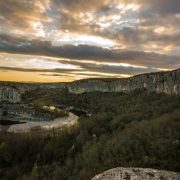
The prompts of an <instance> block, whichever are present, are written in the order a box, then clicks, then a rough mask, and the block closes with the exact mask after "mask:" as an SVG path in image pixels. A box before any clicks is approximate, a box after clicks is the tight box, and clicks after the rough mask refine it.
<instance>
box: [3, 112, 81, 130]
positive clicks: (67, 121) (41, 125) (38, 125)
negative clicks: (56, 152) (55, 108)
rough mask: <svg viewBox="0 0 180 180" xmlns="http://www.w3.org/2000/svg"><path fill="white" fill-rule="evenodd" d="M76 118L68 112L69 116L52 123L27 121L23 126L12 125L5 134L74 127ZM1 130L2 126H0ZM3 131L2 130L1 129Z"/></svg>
mask: <svg viewBox="0 0 180 180" xmlns="http://www.w3.org/2000/svg"><path fill="white" fill-rule="evenodd" d="M78 118H79V117H78V116H77V115H75V114H73V113H71V112H69V116H66V117H62V118H56V119H54V120H53V121H27V122H26V123H23V124H14V125H10V126H9V127H7V128H6V132H10V133H28V132H30V131H32V130H36V129H37V130H51V129H56V128H61V127H66V126H72V125H74V124H75V123H76V122H77V120H78ZM1 129H2V126H1ZM3 129H4V128H3Z"/></svg>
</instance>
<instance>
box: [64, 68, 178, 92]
mask: <svg viewBox="0 0 180 180" xmlns="http://www.w3.org/2000/svg"><path fill="white" fill-rule="evenodd" d="M144 88H145V89H147V90H148V91H150V92H152V91H155V92H157V93H167V94H176V95H177V94H180V69H177V70H174V71H167V72H157V73H149V74H141V75H136V76H133V77H130V78H116V79H86V80H79V81H74V82H72V83H69V84H68V85H67V89H68V91H69V92H70V93H74V94H80V93H84V92H94V91H100V92H130V91H133V90H135V89H144Z"/></svg>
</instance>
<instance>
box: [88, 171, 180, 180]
mask: <svg viewBox="0 0 180 180" xmlns="http://www.w3.org/2000/svg"><path fill="white" fill-rule="evenodd" d="M92 180H180V174H179V173H175V172H171V171H163V170H155V169H149V168H148V169H143V168H115V169H111V170H108V171H105V172H103V173H102V174H100V175H96V176H95V177H94V178H92Z"/></svg>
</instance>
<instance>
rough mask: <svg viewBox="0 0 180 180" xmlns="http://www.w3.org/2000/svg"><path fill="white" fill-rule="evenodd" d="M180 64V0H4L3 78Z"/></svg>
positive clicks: (122, 72)
mask: <svg viewBox="0 0 180 180" xmlns="http://www.w3.org/2000/svg"><path fill="white" fill-rule="evenodd" d="M179 67H180V0H0V80H1V81H25V82H69V81H74V80H78V79H84V78H116V77H117V78H121V77H129V76H133V75H136V74H141V73H148V72H156V71H166V70H173V69H177V68H179Z"/></svg>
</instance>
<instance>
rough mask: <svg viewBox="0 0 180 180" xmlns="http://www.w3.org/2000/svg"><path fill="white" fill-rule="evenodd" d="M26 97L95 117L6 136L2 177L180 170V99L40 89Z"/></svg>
mask: <svg viewBox="0 0 180 180" xmlns="http://www.w3.org/2000/svg"><path fill="white" fill-rule="evenodd" d="M24 99H25V100H26V102H28V103H35V104H43V103H46V104H51V105H59V104H61V105H62V104H63V105H66V106H70V105H73V106H75V107H78V108H83V109H85V110H88V111H89V112H91V113H92V116H91V117H83V116H82V117H80V119H79V124H78V125H77V126H75V127H71V128H69V129H64V130H54V131H52V132H51V133H50V134H48V135H47V134H46V135H44V136H38V137H37V136H32V135H28V134H27V135H14V134H13V135H11V134H2V135H1V136H0V169H1V170H0V179H13V180H14V179H24V180H26V179H30V180H38V179H43V180H49V179H52V180H57V179H60V180H88V179H91V178H92V177H93V176H94V175H95V174H98V173H100V172H102V171H104V170H107V169H110V168H114V167H118V166H122V167H130V166H131V167H151V168H156V169H165V170H173V171H180V96H170V95H167V94H157V93H148V92H146V91H145V90H136V91H133V92H131V93H127V94H123V93H100V92H94V93H84V94H80V95H74V94H69V93H68V92H66V91H63V92H60V91H59V92H58V91H57V92H51V91H50V92H47V91H45V90H44V91H43V90H41V91H40V90H39V91H38V92H37V91H36V92H32V93H29V94H26V95H25V97H24Z"/></svg>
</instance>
